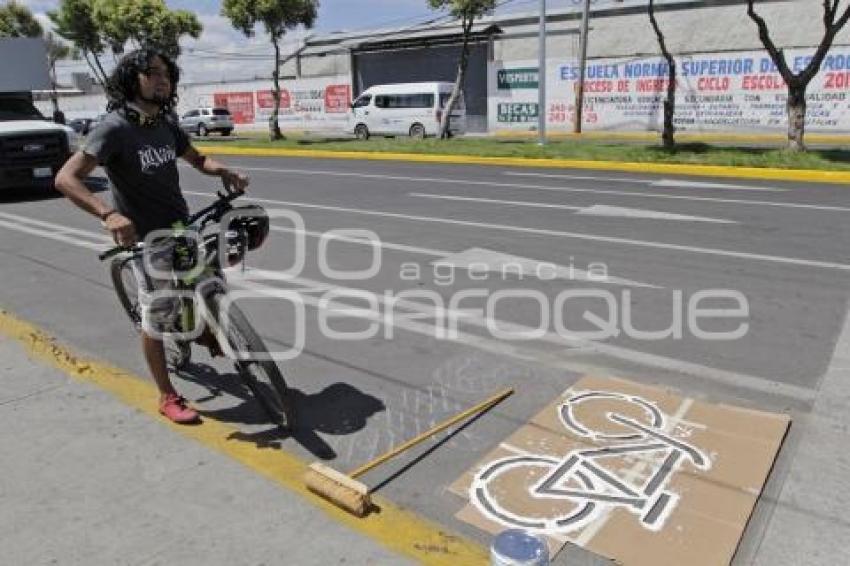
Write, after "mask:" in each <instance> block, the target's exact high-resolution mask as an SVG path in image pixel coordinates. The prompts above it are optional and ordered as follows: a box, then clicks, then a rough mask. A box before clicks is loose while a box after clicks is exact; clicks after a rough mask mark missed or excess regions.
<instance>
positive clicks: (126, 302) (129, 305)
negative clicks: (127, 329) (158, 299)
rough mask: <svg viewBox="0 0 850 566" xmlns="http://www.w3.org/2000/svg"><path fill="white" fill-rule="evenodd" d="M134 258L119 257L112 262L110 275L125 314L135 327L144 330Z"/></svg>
mask: <svg viewBox="0 0 850 566" xmlns="http://www.w3.org/2000/svg"><path fill="white" fill-rule="evenodd" d="M132 261H133V259H132V258H126V257H123V258H122V257H118V258H115V259H114V260H112V264H111V265H110V266H109V274H110V275H111V276H112V286H113V287H115V293H116V294H117V295H118V300H119V301H120V302H121V306H122V307H123V308H124V312H125V313H126V314H127V316H128V317H129V318H130V322H131V323H132V324H133V327H134V328H135V329H136V330H137V331H140V332H141V330H142V307H141V305H140V304H139V286H138V283H137V282H136V274H135V273H134V272H133V266H132Z"/></svg>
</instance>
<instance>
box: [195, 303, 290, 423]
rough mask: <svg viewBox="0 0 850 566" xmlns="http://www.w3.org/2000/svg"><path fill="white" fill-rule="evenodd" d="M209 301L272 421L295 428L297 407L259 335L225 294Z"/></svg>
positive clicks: (241, 370)
mask: <svg viewBox="0 0 850 566" xmlns="http://www.w3.org/2000/svg"><path fill="white" fill-rule="evenodd" d="M206 302H207V308H208V309H209V311H210V314H211V315H212V318H213V319H214V320H215V322H216V324H217V325H218V326H219V328H220V329H221V331H222V333H223V334H224V336H226V338H227V342H228V344H229V345H230V347H231V348H232V349H233V353H234V354H236V356H237V359H235V360H234V362H235V365H236V371H237V372H238V373H239V375H240V377H241V378H242V379H243V380H244V381H245V384H246V385H247V386H248V388H249V389H251V392H252V393H253V394H254V397H256V399H257V401H259V403H260V405H261V406H262V407H263V410H264V411H265V412H266V415H268V417H269V420H271V422H273V423H274V424H276V425H278V426H280V427H281V428H283V429H286V430H292V429H294V428H295V407H294V405H293V403H292V396H291V395H290V393H289V388H288V387H287V386H286V381H285V380H284V378H283V374H282V373H281V371H280V369H279V368H278V367H277V364H276V363H275V362H274V361H273V360H272V359H271V357H270V355H269V353H268V348H266V345H265V344H264V343H263V340H262V338H260V335H259V334H257V331H256V330H254V327H253V326H251V323H250V322H248V318H247V317H246V316H245V314H244V313H243V312H242V311H241V310H240V309H239V307H237V306H236V305H235V304H233V303H232V302H231V303H229V304H226V303H227V300H226V295H225V294H224V293H214V294H213V295H211V296H210V297H208V298H207V301H206ZM225 304H226V308H225ZM240 358H244V359H240Z"/></svg>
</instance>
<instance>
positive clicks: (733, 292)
mask: <svg viewBox="0 0 850 566" xmlns="http://www.w3.org/2000/svg"><path fill="white" fill-rule="evenodd" d="M223 161H225V162H227V163H231V164H234V165H237V166H238V167H241V168H242V169H244V170H246V171H247V172H248V173H249V174H250V175H251V177H252V185H251V189H250V198H246V199H245V200H246V201H254V202H258V203H259V204H261V205H263V206H264V207H266V208H267V209H269V210H270V211H272V215H273V218H274V220H273V227H274V228H273V232H272V235H271V238H270V241H269V243H268V244H266V246H264V248H263V249H261V250H259V251H258V252H257V253H255V254H253V255H251V256H249V258H248V261H247V269H246V270H245V271H244V272H242V271H236V272H234V273H232V276H231V282H232V283H233V287H234V289H237V290H239V291H243V292H244V296H243V298H242V299H239V301H240V304H241V305H242V306H243V307H244V308H245V309H246V310H247V311H248V313H249V316H250V318H251V320H252V321H253V322H254V323H255V324H256V326H257V327H258V329H259V330H260V332H261V334H262V335H263V336H264V337H265V338H266V340H267V342H268V344H269V345H270V346H272V347H273V348H276V349H278V350H279V351H281V352H284V351H289V350H291V349H292V348H296V349H298V350H300V355H298V356H297V357H295V358H294V359H292V360H290V361H286V362H281V365H282V367H283V368H284V370H285V373H286V376H287V379H288V381H289V383H290V384H291V385H292V387H293V388H294V389H295V392H296V395H297V404H298V406H299V414H300V419H301V427H300V429H299V431H297V432H296V433H295V434H294V435H293V436H292V437H289V438H276V437H275V434H276V433H275V432H274V431H269V430H268V429H267V428H265V427H264V426H263V425H262V417H261V415H260V413H259V412H258V409H257V408H256V407H255V406H253V404H251V403H246V402H244V400H243V399H241V398H240V397H239V395H238V391H236V390H234V389H233V387H232V385H231V384H232V381H231V380H228V379H227V376H226V375H224V377H221V376H216V375H215V372H212V371H211V370H217V371H219V372H224V373H225V374H226V366H223V365H222V364H221V363H220V362H212V361H210V360H208V359H207V358H206V356H205V355H203V354H200V355H198V356H197V357H196V361H197V363H196V364H195V365H194V367H193V370H192V371H190V372H188V373H187V374H185V375H183V376H182V379H181V382H180V383H181V388H182V389H183V390H184V391H185V392H186V393H187V396H189V397H190V398H192V399H195V400H196V402H197V405H198V406H199V407H200V408H201V409H202V410H203V411H204V413H205V414H206V415H207V417H208V418H214V419H219V420H222V421H225V422H230V423H235V424H236V425H237V426H239V427H240V428H242V429H243V430H244V431H245V434H244V440H246V441H248V442H256V444H257V446H258V447H267V446H269V445H270V443H271V445H274V446H281V447H282V449H283V450H286V451H290V452H292V453H294V454H296V455H298V456H302V457H304V458H305V459H315V458H321V459H324V460H328V461H329V462H330V463H331V464H332V465H333V466H334V467H335V468H337V469H349V468H351V467H354V466H356V465H357V464H358V463H362V462H363V461H365V460H367V459H369V458H370V457H373V456H375V455H377V454H379V453H380V452H382V451H384V450H386V449H388V448H389V447H390V446H392V445H394V444H397V443H398V442H399V441H400V440H403V439H406V438H408V437H411V436H413V435H415V434H417V433H418V432H421V431H423V430H425V429H426V428H427V427H428V426H430V425H432V424H433V423H436V422H438V421H440V420H442V419H443V418H445V417H447V416H449V415H451V414H452V413H454V412H456V411H458V410H460V409H461V408H463V407H465V406H467V405H469V404H471V403H473V402H475V401H477V400H479V399H481V398H482V397H484V396H486V395H488V394H489V393H490V392H491V391H495V390H497V389H499V388H501V387H503V386H506V385H512V386H514V387H516V389H517V392H516V394H515V396H514V397H513V398H512V399H511V400H510V402H508V403H504V404H503V405H501V406H500V407H498V408H497V409H496V410H494V411H492V412H491V413H488V414H487V415H486V416H485V417H484V418H482V419H479V420H478V421H476V422H475V423H474V424H473V425H471V426H469V427H467V428H466V429H464V430H463V431H461V432H460V433H459V434H457V435H455V436H453V437H452V438H450V439H449V440H448V441H447V442H445V443H444V444H442V445H441V446H439V447H438V448H437V449H435V450H433V451H431V452H430V453H429V454H428V455H427V457H425V458H423V459H422V460H421V461H419V462H418V463H417V464H416V465H414V466H412V467H410V468H409V469H406V470H405V471H404V472H403V474H400V475H398V476H397V477H392V476H394V475H395V474H394V472H395V471H397V470H399V469H400V467H401V466H402V465H403V464H405V463H406V462H408V461H409V460H402V461H401V462H399V463H396V464H391V465H389V466H388V467H385V468H381V469H380V470H379V471H376V472H373V473H371V474H370V475H368V476H367V477H366V479H367V481H368V482H369V483H371V484H372V485H376V484H379V485H381V487H380V492H381V493H382V494H383V495H385V496H387V497H388V498H390V499H392V500H393V501H396V502H398V503H399V504H401V505H403V506H406V507H410V508H412V509H413V510H415V511H417V512H418V513H420V514H422V515H425V516H426V517H429V518H432V519H435V520H437V521H438V522H440V523H442V524H445V525H448V526H449V527H450V528H451V529H453V530H456V531H458V532H461V533H463V534H465V535H467V536H469V537H470V538H473V539H477V540H481V541H482V542H485V543H486V542H487V540H488V538H489V537H488V535H485V534H482V533H480V532H479V531H477V530H475V529H473V528H472V527H469V526H467V525H465V524H464V523H461V522H459V521H457V520H456V519H454V518H453V517H454V514H455V513H456V512H457V510H458V509H459V508H460V506H461V501H460V500H459V499H458V498H457V497H456V496H454V495H452V494H450V493H448V492H447V486H448V485H449V484H451V483H452V482H454V481H455V480H456V479H457V478H458V477H459V476H460V475H461V474H462V473H463V472H464V471H465V470H467V469H468V468H469V467H470V466H471V465H472V464H474V463H475V462H476V461H477V460H478V458H480V457H481V456H482V455H484V454H485V453H487V452H488V451H489V450H490V449H491V448H492V447H493V446H494V445H495V444H496V443H498V442H499V441H500V440H501V439H503V438H505V437H506V436H507V435H509V434H510V433H511V432H512V431H513V430H514V429H516V428H517V427H518V426H520V425H521V424H522V423H523V422H525V421H527V420H528V419H529V418H530V417H531V416H532V415H534V414H535V413H536V412H538V411H539V410H540V408H541V407H543V406H544V405H545V404H547V403H548V402H549V401H550V400H551V399H553V398H554V397H555V396H556V395H558V394H559V393H561V392H562V391H563V390H565V389H566V388H567V387H569V385H570V384H571V383H573V382H574V381H575V380H576V379H577V378H578V376H580V375H583V374H588V373H592V374H597V375H617V376H622V377H626V378H629V379H632V380H635V381H641V382H646V383H658V384H662V385H667V386H671V387H673V388H675V389H677V390H679V391H681V392H683V393H685V394H687V395H689V396H694V397H699V398H705V399H709V400H715V401H721V402H730V403H734V404H737V405H742V406H748V407H754V408H760V409H766V410H777V411H789V412H791V413H792V414H793V415H795V416H799V415H803V416H805V415H809V414H811V413H812V411H813V407H814V406H815V403H816V399H817V396H818V390H819V387H820V385H821V380H822V378H823V376H824V375H825V373H826V372H827V369H828V368H829V365H830V360H831V359H832V357H833V351H834V350H835V346H836V341H837V339H838V336H839V333H840V331H841V329H842V326H843V324H844V321H845V316H846V313H847V299H848V291H850V285H849V284H848V275H850V253H848V244H850V226H848V223H847V222H846V219H847V218H848V215H850V192H848V187H845V186H836V185H816V184H808V185H807V184H803V183H782V182H761V183H759V182H754V181H737V180H730V179H708V178H696V177H691V178H677V177H674V176H658V175H636V174H627V173H614V172H594V171H573V170H545V169H517V168H507V167H505V168H502V167H477V166H455V165H423V164H410V163H391V162H377V161H348V160H318V159H316V160H312V159H291V158H282V159H272V158H227V159H223ZM181 172H182V179H183V185H184V191H185V192H186V195H187V199H188V200H189V203H190V206H191V207H192V208H198V207H200V206H202V205H204V204H206V203H208V202H210V195H211V194H212V193H213V192H214V191H215V190H216V188H217V187H216V185H215V182H214V181H213V180H210V179H207V178H204V177H202V176H201V175H199V174H197V173H195V172H194V171H191V170H189V169H186V168H184V169H182V170H181ZM0 199H2V200H0V203H2V204H0V234H2V240H0V259H2V262H3V269H2V275H0V283H2V284H0V305H2V306H3V307H4V308H8V309H9V310H11V311H12V312H14V313H16V314H17V315H19V316H21V317H22V318H25V319H26V320H29V321H31V322H33V323H35V324H37V325H39V326H41V327H43V328H45V329H47V330H48V331H49V332H51V333H52V334H54V335H56V336H58V337H59V338H60V339H62V340H63V341H65V342H66V343H68V344H71V345H73V346H74V347H76V348H79V349H80V350H81V351H83V352H87V353H90V354H91V355H94V356H97V357H99V358H103V359H106V360H108V361H110V362H112V363H114V364H117V365H119V366H121V367H126V368H128V369H130V370H132V371H134V372H136V373H138V374H139V375H147V372H146V369H145V366H144V363H143V360H142V357H141V355H140V352H139V351H138V347H137V341H136V340H135V339H134V337H133V332H132V330H131V329H130V328H129V325H128V324H127V322H126V321H125V320H124V319H123V318H122V316H123V315H122V313H121V312H120V311H119V309H118V305H117V302H116V299H115V296H114V294H113V293H112V290H111V286H110V284H109V281H108V275H107V273H106V270H105V266H103V265H101V264H99V263H98V261H97V258H96V253H95V251H96V249H97V248H99V247H101V245H102V242H101V241H100V240H99V239H98V238H101V237H102V236H103V233H102V232H100V229H99V226H98V224H97V223H96V222H94V221H93V220H92V219H91V218H90V217H88V216H86V215H85V214H83V213H81V212H79V211H77V210H75V209H74V208H73V207H72V206H70V205H69V203H68V202H66V201H64V200H63V199H60V198H51V197H40V198H32V197H31V196H30V195H27V194H26V193H24V192H15V193H13V194H6V195H2V196H0ZM340 230H350V231H352V232H339V231H340ZM366 231H368V232H366ZM375 238H377V239H375ZM301 262H303V264H302V263H301ZM470 264H475V265H477V267H473V268H472V269H471V270H469V269H467V268H468V267H469V265H470ZM482 264H486V265H487V266H488V267H487V269H486V270H485V269H484V268H483V267H481V265H482ZM517 266H520V267H521V268H522V270H523V272H522V273H521V274H518V273H517V270H518V269H519V268H518V267H517ZM282 273H288V275H285V276H284V275H281V274H282ZM605 277H607V279H606V278H605ZM600 279H601V280H600ZM281 291H289V292H290V293H289V294H286V293H281ZM565 293H566V295H565ZM559 297H560V298H561V300H560V302H559ZM394 299H396V300H397V302H396V303H395V304H393V300H394ZM435 305H439V306H444V307H446V308H447V309H449V310H451V311H452V312H453V313H454V314H455V315H456V316H457V317H459V319H458V322H457V332H456V333H455V335H454V336H451V335H450V336H448V337H446V336H443V335H442V334H441V332H448V331H450V330H451V326H452V325H451V324H450V323H448V322H446V321H445V320H442V322H441V319H440V318H439V317H438V316H437V314H438V313H435V310H434V307H435ZM343 306H344V307H346V308H348V309H350V310H349V311H348V312H347V314H346V315H345V316H339V313H338V312H337V313H335V312H334V310H335V309H337V310H338V309H339V308H341V307H343ZM488 308H489V309H490V310H489V311H488ZM701 308H702V309H725V312H714V314H715V315H719V316H717V317H714V318H711V319H709V317H708V316H705V315H707V314H708V313H705V312H702V313H701V312H700V311H699V309H701ZM351 309H356V310H351ZM459 309H469V310H468V311H465V315H461V314H460V313H458V310H459ZM299 312H300V313H301V315H299ZM695 317H696V318H697V321H696V322H694V320H693V319H694V318H695ZM700 317H701V318H700ZM449 319H451V316H450V317H449ZM605 321H607V322H605ZM323 326H324V327H326V328H324V329H323ZM328 329H330V331H335V332H336V333H337V336H333V335H331V334H332V333H331V332H330V331H329V330H328ZM651 331H655V332H656V334H660V335H661V336H658V335H656V336H649V333H650V332H651ZM357 333H360V336H359V337H357V336H356V334H357ZM448 333H449V334H451V332H448ZM594 333H595V335H596V337H597V339H590V338H593V337H594ZM705 333H711V338H712V339H706V338H705ZM343 334H344V336H341V335H343ZM600 336H601V338H599V337H600ZM799 443H800V440H795V439H794V438H792V441H791V442H789V443H786V449H785V450H786V451H787V455H786V456H785V459H784V460H781V465H779V466H778V467H777V470H776V471H775V472H774V478H773V479H772V482H773V483H774V487H773V489H775V490H777V492H778V490H779V489H780V488H781V485H782V482H783V480H784V474H786V473H787V470H788V468H789V467H790V466H791V465H792V464H793V456H794V450H795V449H796V446H798V445H799ZM424 450H425V448H422V449H421V450H419V452H418V453H421V452H423V451H424ZM783 462H784V463H783ZM245 473H249V472H247V471H246V472H245ZM388 478H392V481H389V482H385V480H387V479H388ZM761 505H762V507H764V506H765V505H767V506H768V507H769V506H770V505H771V504H770V503H769V502H768V503H763V504H761ZM770 511H771V509H766V510H765V509H761V510H760V514H757V517H756V520H755V521H753V522H752V523H751V525H750V527H749V529H748V531H747V535H746V537H745V541H744V544H743V546H742V547H741V549H740V550H739V556H738V559H739V560H741V561H749V560H750V559H752V557H753V556H756V555H757V554H758V553H759V552H760V551H761V550H760V549H759V544H760V541H761V539H762V536H763V535H764V532H765V530H766V529H767V528H768V526H769V520H768V518H769V516H770V514H771V513H770ZM760 517H761V518H760Z"/></svg>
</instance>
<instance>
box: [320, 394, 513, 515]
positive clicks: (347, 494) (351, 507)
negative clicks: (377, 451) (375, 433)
mask: <svg viewBox="0 0 850 566" xmlns="http://www.w3.org/2000/svg"><path fill="white" fill-rule="evenodd" d="M513 392H514V390H513V388H512V387H508V388H507V389H505V390H503V391H501V392H500V393H497V394H496V395H493V396H492V397H490V398H489V399H487V400H486V401H482V402H481V403H478V404H477V405H475V406H474V407H470V408H468V409H466V410H465V411H463V412H461V413H458V414H457V415H455V416H453V417H451V418H449V419H447V420H445V421H443V422H442V423H440V424H438V425H437V426H435V427H434V428H432V429H430V430H427V431H425V432H423V433H422V434H420V435H419V436H417V437H416V438H413V439H411V440H408V441H407V442H405V443H404V444H402V445H401V446H397V447H395V448H393V449H392V450H390V451H389V452H387V453H385V454H383V455H381V456H378V457H377V458H375V459H374V460H371V461H370V462H367V463H365V464H363V465H362V466H360V467H359V468H357V469H356V470H354V471H352V472H351V473H350V474H348V475H345V474H343V473H341V472H338V471H336V470H334V469H333V468H331V467H329V466H325V465H324V464H321V463H319V462H315V463H313V464H311V465H310V467H309V469H308V470H307V472H306V473H305V474H304V483H305V484H306V485H307V489H309V490H310V491H312V492H313V493H315V494H317V495H320V496H322V497H324V498H325V499H327V500H328V501H330V502H331V503H333V504H335V505H337V506H339V507H342V508H343V509H345V510H347V511H349V512H351V513H353V514H355V515H357V516H358V517H363V516H364V515H366V513H367V511H368V510H369V508H370V507H371V506H372V500H371V497H370V493H369V488H368V487H367V486H366V484H364V483H362V482H359V481H357V478H358V477H360V476H362V475H363V474H365V473H366V472H368V471H369V470H371V469H372V468H375V467H377V466H380V465H381V464H383V463H384V462H386V461H387V460H389V459H390V458H393V457H395V456H397V455H399V454H401V453H402V452H404V451H405V450H407V449H408V448H411V447H413V446H416V445H417V444H419V443H420V442H422V441H423V440H425V439H427V438H429V437H431V436H433V435H435V434H437V433H438V432H442V431H444V430H446V429H447V428H449V427H450V426H452V425H454V424H457V423H459V422H460V421H462V420H464V419H466V418H467V417H470V416H472V415H476V414H478V413H481V412H483V411H486V410H487V409H489V408H491V407H493V406H494V405H497V404H498V403H500V402H501V401H502V400H503V399H505V398H506V397H508V396H509V395H510V394H511V393H513Z"/></svg>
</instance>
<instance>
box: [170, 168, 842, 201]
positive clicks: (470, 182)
mask: <svg viewBox="0 0 850 566" xmlns="http://www.w3.org/2000/svg"><path fill="white" fill-rule="evenodd" d="M239 168H240V169H244V170H246V171H266V172H269V173H292V174H296V175H301V174H303V175H329V176H333V177H356V178H363V179H386V180H389V181H413V182H421V183H429V184H435V183H443V184H452V185H467V186H483V187H494V188H499V189H529V190H539V191H560V192H571V193H595V194H601V195H618V196H626V197H634V198H661V199H674V200H689V201H695V202H722V203H731V204H745V205H752V206H774V207H780V208H800V209H807V210H824V211H831V212H850V208H848V207H844V206H823V205H818V204H805V203H794V202H772V201H764V200H746V199H730V198H715V197H695V196H690V195H671V194H665V193H647V192H643V191H614V190H607V189H590V188H579V187H551V186H547V185H527V184H519V183H499V182H493V181H476V180H472V179H448V178H434V177H408V176H403V175H380V174H377V173H349V172H341V171H321V170H311V169H275V168H271V167H250V166H249V167H241V166H240V167H239ZM184 192H186V191H184Z"/></svg>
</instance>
